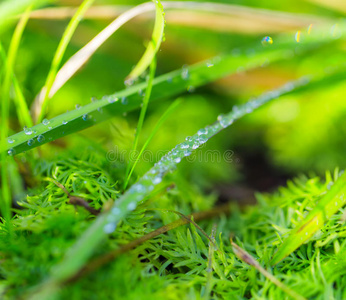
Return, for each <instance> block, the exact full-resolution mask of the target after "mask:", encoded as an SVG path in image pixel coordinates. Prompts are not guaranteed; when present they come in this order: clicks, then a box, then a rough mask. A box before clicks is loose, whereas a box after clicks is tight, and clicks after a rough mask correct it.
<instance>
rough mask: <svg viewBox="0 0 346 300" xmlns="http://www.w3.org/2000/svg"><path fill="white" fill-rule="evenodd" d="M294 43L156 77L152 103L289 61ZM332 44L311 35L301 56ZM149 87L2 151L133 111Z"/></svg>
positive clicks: (60, 119) (16, 138)
mask: <svg viewBox="0 0 346 300" xmlns="http://www.w3.org/2000/svg"><path fill="white" fill-rule="evenodd" d="M293 42H294V41H292V39H291V37H289V38H288V37H285V38H282V39H278V40H277V41H276V42H275V45H274V44H273V45H271V46H270V47H262V46H261V44H260V43H259V45H258V46H255V47H252V48H251V49H252V50H253V52H254V55H252V56H251V57H249V56H248V55H246V53H247V51H246V49H244V50H239V51H237V52H234V53H231V54H226V55H223V56H217V57H214V58H213V59H210V60H208V61H205V62H201V63H198V64H195V65H193V66H191V67H190V68H184V69H182V70H176V71H173V72H170V73H167V74H165V75H162V76H160V77H157V78H155V79H154V81H153V90H152V93H151V98H150V101H157V100H159V99H162V98H167V97H173V96H176V95H178V94H180V93H182V92H185V91H186V90H187V89H189V88H190V87H198V86H201V85H204V84H206V83H209V82H211V81H214V80H216V79H219V78H222V77H224V76H226V75H229V74H234V73H236V72H237V71H238V70H239V68H244V70H250V69H253V68H257V67H261V66H262V65H263V64H268V63H273V62H276V61H279V60H284V59H286V58H287V49H289V48H290V47H291V46H292V43H293ZM333 42H337V41H335V40H334V39H333V38H332V37H331V36H330V35H326V36H324V37H323V38H321V37H320V36H319V35H318V36H313V35H312V36H309V39H307V40H306V41H305V44H301V45H299V47H300V52H299V53H300V54H301V55H303V54H304V53H310V51H312V50H315V49H319V47H321V45H322V46H323V45H328V46H330V45H331V44H332V43H333ZM339 80H340V79H339ZM146 85H147V83H141V84H137V85H135V86H132V87H130V88H127V89H125V90H122V91H120V92H117V93H115V94H113V95H110V96H105V97H103V98H102V99H101V100H99V101H95V102H92V103H90V104H88V105H85V106H83V107H81V108H80V109H76V110H73V111H70V112H67V113H65V114H62V115H59V116H57V117H55V118H53V119H51V120H50V121H49V124H48V123H45V124H46V125H45V124H43V123H41V124H38V125H35V126H34V127H32V128H31V130H30V131H29V133H30V132H31V134H26V133H25V132H24V131H22V132H19V133H17V134H15V135H13V136H11V137H10V140H11V141H13V142H12V143H11V144H6V145H2V146H1V148H0V151H5V152H7V153H8V154H10V155H15V154H18V153H21V152H23V151H28V150H30V149H32V148H35V147H37V146H40V145H42V144H44V143H47V142H50V141H53V140H56V139H58V138H60V137H63V136H66V135H68V134H71V133H74V132H77V131H80V130H83V129H85V128H87V127H90V126H93V125H95V124H98V123H100V122H103V121H105V120H108V119H110V118H111V117H113V116H115V115H117V114H122V113H124V112H127V111H131V110H134V109H136V108H138V107H139V106H140V104H141V103H142V96H140V95H139V91H140V90H144V89H145V88H146ZM122 98H126V99H127V101H120V99H122ZM27 133H28V132H27ZM28 141H31V143H29V144H30V145H28Z"/></svg>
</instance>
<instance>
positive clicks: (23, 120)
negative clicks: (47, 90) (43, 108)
mask: <svg viewBox="0 0 346 300" xmlns="http://www.w3.org/2000/svg"><path fill="white" fill-rule="evenodd" d="M0 55H1V58H2V60H3V62H4V64H5V63H6V61H7V56H6V53H5V49H4V48H3V46H2V44H1V43H0ZM11 77H12V84H13V87H14V91H15V94H16V96H15V97H14V104H15V106H16V110H17V117H18V120H19V124H20V125H21V126H22V127H24V126H29V127H32V126H33V125H34V124H33V122H32V119H31V115H30V110H29V107H28V105H27V103H26V101H25V98H24V95H23V93H22V90H21V88H20V86H19V83H18V80H17V78H16V76H15V75H14V74H13V72H12V74H11Z"/></svg>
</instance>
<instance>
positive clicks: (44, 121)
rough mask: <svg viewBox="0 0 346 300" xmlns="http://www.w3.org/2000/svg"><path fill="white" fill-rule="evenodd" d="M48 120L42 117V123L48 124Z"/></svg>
mask: <svg viewBox="0 0 346 300" xmlns="http://www.w3.org/2000/svg"><path fill="white" fill-rule="evenodd" d="M49 123H50V121H49V120H48V119H43V121H42V124H43V125H48V124H49Z"/></svg>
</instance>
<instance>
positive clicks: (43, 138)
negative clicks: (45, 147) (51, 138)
mask: <svg viewBox="0 0 346 300" xmlns="http://www.w3.org/2000/svg"><path fill="white" fill-rule="evenodd" d="M44 140H45V137H44V136H43V135H42V134H40V135H39V136H38V137H37V141H38V142H39V143H42V142H43V141H44Z"/></svg>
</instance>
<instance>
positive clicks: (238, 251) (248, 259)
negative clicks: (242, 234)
mask: <svg viewBox="0 0 346 300" xmlns="http://www.w3.org/2000/svg"><path fill="white" fill-rule="evenodd" d="M231 244H232V249H233V252H234V254H235V255H236V256H237V257H238V258H239V259H240V260H241V261H243V262H245V263H247V264H248V265H250V266H253V267H254V268H255V269H256V270H257V271H259V272H260V273H262V274H263V275H264V276H265V277H266V278H267V279H269V280H270V281H271V282H272V283H274V284H275V285H276V286H277V287H279V288H280V289H282V290H283V291H284V292H285V293H286V294H287V295H290V296H291V297H292V298H293V299H297V300H306V298H305V297H303V296H301V295H299V294H297V293H296V292H295V291H294V290H292V289H290V288H289V287H288V286H286V285H285V284H284V283H282V282H281V281H279V280H278V279H277V278H276V277H275V276H274V275H273V274H271V273H269V272H268V271H267V270H266V269H264V268H263V267H262V266H261V265H260V264H259V262H258V261H257V260H256V259H255V258H254V257H253V256H251V255H250V254H249V253H248V252H246V251H245V250H244V249H242V248H240V247H239V246H238V245H237V244H236V243H234V242H233V241H232V240H231Z"/></svg>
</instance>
